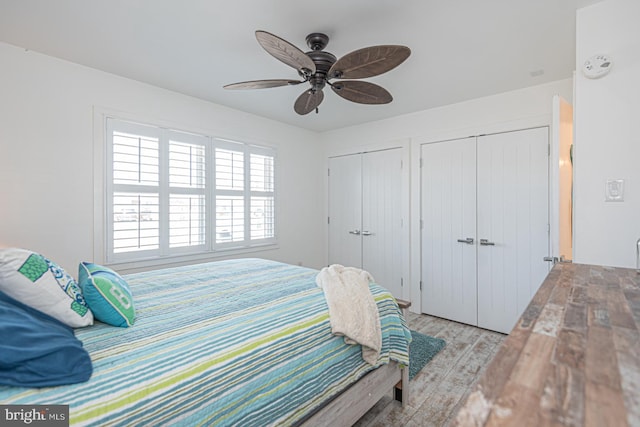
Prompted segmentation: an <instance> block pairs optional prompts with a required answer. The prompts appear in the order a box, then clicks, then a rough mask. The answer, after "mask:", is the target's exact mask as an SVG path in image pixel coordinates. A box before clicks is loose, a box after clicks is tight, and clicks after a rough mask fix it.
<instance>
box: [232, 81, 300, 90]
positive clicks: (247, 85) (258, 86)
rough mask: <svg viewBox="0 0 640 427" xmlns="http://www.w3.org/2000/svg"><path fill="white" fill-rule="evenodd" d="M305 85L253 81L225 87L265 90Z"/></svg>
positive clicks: (289, 82) (290, 82)
mask: <svg viewBox="0 0 640 427" xmlns="http://www.w3.org/2000/svg"><path fill="white" fill-rule="evenodd" d="M300 83H304V80H300V81H298V80H283V79H280V80H252V81H248V82H238V83H231V84H228V85H225V86H223V88H225V89H265V88H269V87H279V86H293V85H298V84H300Z"/></svg>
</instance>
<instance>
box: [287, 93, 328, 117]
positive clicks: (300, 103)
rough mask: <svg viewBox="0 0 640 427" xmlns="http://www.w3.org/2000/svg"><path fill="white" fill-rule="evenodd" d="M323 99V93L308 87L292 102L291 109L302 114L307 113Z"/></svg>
mask: <svg viewBox="0 0 640 427" xmlns="http://www.w3.org/2000/svg"><path fill="white" fill-rule="evenodd" d="M323 99H324V93H322V91H321V90H320V89H316V90H313V89H309V90H306V91H304V92H303V93H302V95H300V96H299V97H298V99H296V103H295V104H293V109H294V110H295V112H296V113H298V114H300V115H301V116H304V115H305V114H309V113H310V112H312V111H313V110H315V109H316V108H318V105H320V103H321V102H322V100H323Z"/></svg>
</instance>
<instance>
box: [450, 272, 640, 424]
mask: <svg viewBox="0 0 640 427" xmlns="http://www.w3.org/2000/svg"><path fill="white" fill-rule="evenodd" d="M639 331H640V274H637V273H636V271H635V270H632V269H623V268H610V267H600V266H593V265H581V264H556V266H555V267H554V268H553V269H552V271H551V272H550V273H549V276H548V277H547V278H546V279H545V281H544V283H543V284H542V285H541V286H540V289H539V290H538V292H537V293H536V294H535V296H534V297H533V300H532V301H531V303H530V304H529V306H528V307H527V309H526V310H525V312H524V314H523V315H522V317H521V318H520V319H519V320H518V323H517V324H516V326H515V327H514V328H513V330H512V331H511V333H510V334H509V336H508V337H507V339H505V341H504V342H503V344H502V347H501V348H500V350H499V351H498V353H497V354H496V356H495V358H494V359H493V360H492V361H491V363H490V364H489V366H488V367H487V369H486V371H485V372H484V374H483V375H482V377H481V379H480V380H479V382H478V384H477V385H476V386H475V387H474V389H473V391H472V393H471V394H470V395H469V397H468V399H467V401H466V403H465V404H464V406H463V407H462V408H461V409H460V411H459V412H458V415H457V418H456V420H455V421H454V423H453V425H455V426H551V425H553V426H640V333H639Z"/></svg>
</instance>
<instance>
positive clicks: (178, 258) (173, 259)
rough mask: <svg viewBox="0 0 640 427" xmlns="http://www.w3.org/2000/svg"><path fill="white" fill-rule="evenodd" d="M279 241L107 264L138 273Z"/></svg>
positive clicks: (259, 248)
mask: <svg viewBox="0 0 640 427" xmlns="http://www.w3.org/2000/svg"><path fill="white" fill-rule="evenodd" d="M278 248H279V246H278V244H277V243H267V244H264V245H256V246H251V247H249V248H233V249H232V248H229V249H224V250H217V251H215V252H206V253H198V254H188V255H169V256H164V257H153V258H148V259H138V260H135V261H117V262H110V263H107V264H105V265H106V266H107V267H109V268H111V269H113V270H115V271H117V272H118V273H119V274H130V273H137V272H141V271H147V270H157V269H160V268H168V267H178V266H181V265H189V264H200V263H203V262H209V261H219V260H222V259H228V258H242V257H243V256H244V255H248V254H256V253H258V252H265V251H271V250H275V249H278Z"/></svg>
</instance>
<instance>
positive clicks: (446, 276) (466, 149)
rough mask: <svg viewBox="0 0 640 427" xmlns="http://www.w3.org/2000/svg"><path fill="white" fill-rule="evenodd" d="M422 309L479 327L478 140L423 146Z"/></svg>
mask: <svg viewBox="0 0 640 427" xmlns="http://www.w3.org/2000/svg"><path fill="white" fill-rule="evenodd" d="M421 154H422V155H421V158H422V169H421V175H422V176H421V192H422V194H421V211H422V214H421V218H422V237H421V244H422V265H421V267H422V311H423V312H425V313H427V314H431V315H434V316H439V317H444V318H447V319H452V320H456V321H458V322H463V323H468V324H472V325H475V324H476V323H477V305H476V304H477V287H476V244H475V243H476V242H475V239H476V139H475V138H464V139H458V140H454V141H444V142H438V143H433V144H425V145H423V146H422V153H421Z"/></svg>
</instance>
